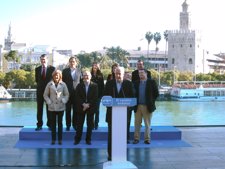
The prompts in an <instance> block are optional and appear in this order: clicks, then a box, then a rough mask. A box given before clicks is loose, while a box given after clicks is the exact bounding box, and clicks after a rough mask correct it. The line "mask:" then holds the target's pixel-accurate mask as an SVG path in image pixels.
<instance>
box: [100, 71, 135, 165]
mask: <svg viewBox="0 0 225 169" xmlns="http://www.w3.org/2000/svg"><path fill="white" fill-rule="evenodd" d="M123 77H124V67H117V68H116V70H115V79H112V80H110V81H108V82H107V83H106V85H105V90H104V95H105V96H111V97H112V98H132V97H134V93H133V87H132V82H131V81H128V80H124V79H123ZM106 122H107V123H108V160H109V161H111V157H112V107H107V111H106Z"/></svg>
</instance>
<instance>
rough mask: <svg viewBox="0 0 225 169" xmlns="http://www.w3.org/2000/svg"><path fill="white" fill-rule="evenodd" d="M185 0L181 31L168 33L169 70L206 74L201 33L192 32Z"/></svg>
mask: <svg viewBox="0 0 225 169" xmlns="http://www.w3.org/2000/svg"><path fill="white" fill-rule="evenodd" d="M188 7H189V5H188V3H187V1H186V0H185V1H184V2H183V4H182V12H180V29H179V30H170V31H168V69H169V70H178V71H181V72H185V71H186V72H193V73H204V72H203V71H204V64H203V63H204V54H203V48H202V45H201V44H202V38H201V32H200V31H197V30H191V18H190V16H191V15H190V12H189V11H188Z"/></svg>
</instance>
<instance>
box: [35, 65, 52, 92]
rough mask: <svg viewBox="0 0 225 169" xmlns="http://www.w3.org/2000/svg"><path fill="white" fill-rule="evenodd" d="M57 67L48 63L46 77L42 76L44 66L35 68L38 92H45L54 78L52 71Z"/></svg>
mask: <svg viewBox="0 0 225 169" xmlns="http://www.w3.org/2000/svg"><path fill="white" fill-rule="evenodd" d="M54 70H55V67H53V66H50V65H48V66H47V69H46V75H45V79H44V80H43V78H42V66H38V67H37V68H35V81H36V83H37V92H42V93H44V90H45V87H46V85H47V84H48V82H50V81H51V80H52V73H53V72H54Z"/></svg>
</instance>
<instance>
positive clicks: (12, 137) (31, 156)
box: [0, 127, 225, 169]
mask: <svg viewBox="0 0 225 169" xmlns="http://www.w3.org/2000/svg"><path fill="white" fill-rule="evenodd" d="M20 129H21V128H15V127H10V128H9V127H0V169H3V168H4V169H16V168H25V169H50V168H54V169H61V168H63V169H69V168H76V169H102V168H103V163H104V162H106V161H107V151H106V149H17V148H14V145H15V144H16V142H17V140H18V132H19V130H20ZM179 129H180V130H181V131H182V139H183V140H184V141H186V142H188V143H189V144H191V145H192V147H179V148H178V147H177V148H174V147H173V148H162V147H160V148H149V149H147V148H140V149H137V148H135V149H128V160H129V161H131V162H132V163H133V164H134V165H136V166H137V167H138V169H225V127H180V128H179Z"/></svg>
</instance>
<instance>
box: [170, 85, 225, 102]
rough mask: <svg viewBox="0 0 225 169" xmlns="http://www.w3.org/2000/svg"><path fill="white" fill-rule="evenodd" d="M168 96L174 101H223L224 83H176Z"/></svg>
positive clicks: (224, 94) (224, 95) (224, 99)
mask: <svg viewBox="0 0 225 169" xmlns="http://www.w3.org/2000/svg"><path fill="white" fill-rule="evenodd" d="M170 96H171V99H172V100H176V101H225V81H220V82H216V81H193V82H189V81H178V82H176V83H174V84H173V86H172V89H171V91H170Z"/></svg>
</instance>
